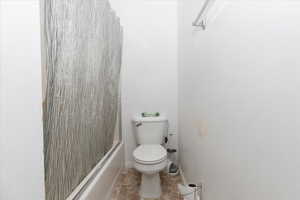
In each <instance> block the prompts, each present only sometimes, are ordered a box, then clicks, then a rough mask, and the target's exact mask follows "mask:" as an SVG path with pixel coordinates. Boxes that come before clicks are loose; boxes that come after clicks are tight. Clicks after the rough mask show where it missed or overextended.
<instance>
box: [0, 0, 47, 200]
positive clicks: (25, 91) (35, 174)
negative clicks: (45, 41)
mask: <svg viewBox="0 0 300 200" xmlns="http://www.w3.org/2000/svg"><path fill="white" fill-rule="evenodd" d="M0 7H1V10H0V15H1V17H0V20H1V21H0V36H1V43H0V58H1V68H2V70H1V74H0V75H1V79H0V80H1V83H0V86H1V88H0V95H1V104H0V105H1V118H0V120H1V121H0V123H1V124H0V125H1V126H0V133H1V134H0V159H1V160H0V161H1V164H0V174H1V177H0V178H1V179H0V199H1V200H2V199H3V200H20V199H24V200H42V199H44V176H43V173H44V171H43V170H44V167H43V140H42V139H43V138H42V110H41V108H42V105H41V102H42V94H41V92H42V89H41V58H40V57H41V56H40V17H39V1H38V0H26V1H25V0H14V1H12V0H0Z"/></svg>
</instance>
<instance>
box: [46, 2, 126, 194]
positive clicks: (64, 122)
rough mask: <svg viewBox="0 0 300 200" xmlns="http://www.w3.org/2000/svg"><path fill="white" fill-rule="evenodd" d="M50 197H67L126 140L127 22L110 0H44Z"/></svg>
mask: <svg viewBox="0 0 300 200" xmlns="http://www.w3.org/2000/svg"><path fill="white" fill-rule="evenodd" d="M41 8H42V12H41V13H42V38H43V60H44V62H43V78H44V81H43V88H44V91H43V92H44V99H43V100H44V101H43V117H44V119H43V120H44V157H45V188H46V199H47V200H63V199H66V198H67V197H68V196H69V195H70V194H71V193H72V191H73V190H74V189H75V188H76V187H77V186H78V185H79V184H80V183H81V181H82V180H83V179H84V178H85V177H86V176H87V175H88V174H89V172H91V170H92V169H93V168H94V167H95V166H96V165H97V163H99V161H101V159H102V158H103V157H104V156H105V154H106V153H107V152H108V151H109V150H110V149H111V148H112V147H113V145H114V144H116V143H118V142H119V141H120V139H121V138H120V130H121V129H120V117H119V116H120V111H121V109H120V92H119V91H120V69H121V57H122V28H121V26H120V22H119V19H118V18H117V17H116V15H115V13H114V12H113V11H112V10H111V8H110V5H109V3H108V2H107V0H44V1H43V2H42V6H41Z"/></svg>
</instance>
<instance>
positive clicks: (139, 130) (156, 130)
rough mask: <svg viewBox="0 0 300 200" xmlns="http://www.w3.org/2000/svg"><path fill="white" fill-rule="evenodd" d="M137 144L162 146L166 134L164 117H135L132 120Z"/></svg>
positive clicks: (166, 123) (166, 124)
mask: <svg viewBox="0 0 300 200" xmlns="http://www.w3.org/2000/svg"><path fill="white" fill-rule="evenodd" d="M132 122H133V127H134V132H135V135H136V140H137V143H138V144H163V143H164V137H165V136H167V133H168V120H167V118H166V117H163V116H160V117H135V118H133V120H132Z"/></svg>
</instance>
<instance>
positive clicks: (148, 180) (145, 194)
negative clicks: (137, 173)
mask: <svg viewBox="0 0 300 200" xmlns="http://www.w3.org/2000/svg"><path fill="white" fill-rule="evenodd" d="M140 196H141V198H142V199H159V198H160V196H161V185H160V177H159V173H155V174H151V175H149V174H142V183H141V188H140Z"/></svg>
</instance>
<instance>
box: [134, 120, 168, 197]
mask: <svg viewBox="0 0 300 200" xmlns="http://www.w3.org/2000/svg"><path fill="white" fill-rule="evenodd" d="M133 125H134V127H135V135H136V140H137V143H138V147H137V148H136V149H135V150H134V152H133V157H134V161H135V162H134V167H135V169H136V170H137V171H139V172H140V173H142V181H141V186H140V197H141V199H142V200H144V199H158V198H160V196H161V184H160V177H159V172H160V171H162V170H164V169H165V168H166V166H167V151H166V149H165V148H164V147H163V146H162V144H163V143H164V138H165V136H166V135H167V132H168V120H167V118H165V117H142V116H141V117H135V118H134V119H133Z"/></svg>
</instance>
